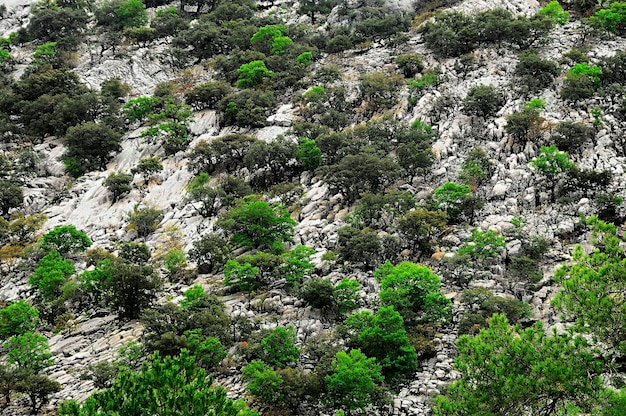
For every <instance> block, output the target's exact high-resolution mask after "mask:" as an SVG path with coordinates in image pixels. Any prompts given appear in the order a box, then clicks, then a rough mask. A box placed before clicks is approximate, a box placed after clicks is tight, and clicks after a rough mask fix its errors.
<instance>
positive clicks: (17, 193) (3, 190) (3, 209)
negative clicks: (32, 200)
mask: <svg viewBox="0 0 626 416" xmlns="http://www.w3.org/2000/svg"><path fill="white" fill-rule="evenodd" d="M23 203H24V192H23V191H22V188H21V187H20V186H19V185H18V184H16V183H14V182H11V181H5V180H0V217H6V216H7V215H8V214H9V211H10V210H12V209H14V208H20V207H21V206H22V204H23Z"/></svg>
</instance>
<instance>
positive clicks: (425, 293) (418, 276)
mask: <svg viewBox="0 0 626 416" xmlns="http://www.w3.org/2000/svg"><path fill="white" fill-rule="evenodd" d="M374 276H375V277H376V278H377V279H378V281H379V282H380V288H381V290H380V293H379V297H380V300H381V301H382V303H383V305H390V306H393V308H394V309H395V310H396V311H397V312H398V313H399V314H400V315H402V318H403V319H404V320H405V322H406V321H416V322H420V323H437V322H446V321H448V320H449V319H450V318H451V312H452V305H451V303H450V300H449V299H447V298H446V297H445V296H443V294H442V293H441V291H440V288H441V279H440V278H439V276H437V275H435V274H434V273H433V272H432V270H430V269H429V268H428V267H426V266H420V265H418V264H415V263H411V262H406V261H405V262H402V263H400V264H398V265H396V266H394V265H392V264H391V263H389V262H386V263H385V264H383V265H381V266H380V267H379V268H378V269H377V270H376V271H375V272H374Z"/></svg>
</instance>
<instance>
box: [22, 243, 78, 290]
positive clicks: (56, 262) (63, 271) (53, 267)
mask: <svg viewBox="0 0 626 416" xmlns="http://www.w3.org/2000/svg"><path fill="white" fill-rule="evenodd" d="M75 272H76V269H75V268H74V265H73V264H72V262H71V261H70V260H63V258H62V257H61V255H60V254H59V252H58V251H51V252H50V253H48V254H46V255H45V256H44V257H43V258H42V259H41V260H40V261H39V264H38V265H37V268H36V269H35V271H34V272H33V274H32V275H31V276H30V278H29V279H28V284H29V285H31V286H34V287H36V288H37V289H38V290H39V293H40V294H41V296H42V297H43V298H44V299H46V300H52V299H54V298H55V297H56V296H58V295H59V294H60V290H61V286H62V285H63V283H65V281H66V280H67V279H68V278H69V277H70V276H71V275H73V274H74V273H75Z"/></svg>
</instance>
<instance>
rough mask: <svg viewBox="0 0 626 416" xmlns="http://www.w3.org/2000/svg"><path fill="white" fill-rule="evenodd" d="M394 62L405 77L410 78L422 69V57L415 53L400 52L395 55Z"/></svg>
mask: <svg viewBox="0 0 626 416" xmlns="http://www.w3.org/2000/svg"><path fill="white" fill-rule="evenodd" d="M395 62H396V65H398V68H399V69H400V71H401V72H402V74H403V75H404V76H405V77H406V78H412V77H414V76H415V75H417V74H419V73H420V72H422V70H423V69H424V61H423V59H422V57H421V56H420V55H418V54H416V53H403V54H400V55H398V56H396V60H395Z"/></svg>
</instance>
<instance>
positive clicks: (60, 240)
mask: <svg viewBox="0 0 626 416" xmlns="http://www.w3.org/2000/svg"><path fill="white" fill-rule="evenodd" d="M41 243H42V244H41V245H42V248H44V249H45V250H49V251H53V250H54V251H57V252H58V253H60V254H62V255H67V254H70V253H80V252H83V251H85V250H86V249H87V248H89V247H90V246H91V245H92V244H93V243H92V241H91V239H90V238H89V237H88V236H87V234H86V233H84V232H83V231H79V230H77V229H76V227H75V226H73V225H71V224H70V225H59V226H56V227H54V228H53V229H52V230H50V231H48V232H47V233H46V234H44V235H43V237H42V238H41Z"/></svg>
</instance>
